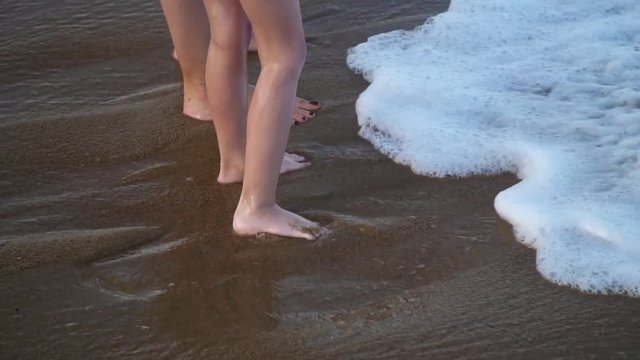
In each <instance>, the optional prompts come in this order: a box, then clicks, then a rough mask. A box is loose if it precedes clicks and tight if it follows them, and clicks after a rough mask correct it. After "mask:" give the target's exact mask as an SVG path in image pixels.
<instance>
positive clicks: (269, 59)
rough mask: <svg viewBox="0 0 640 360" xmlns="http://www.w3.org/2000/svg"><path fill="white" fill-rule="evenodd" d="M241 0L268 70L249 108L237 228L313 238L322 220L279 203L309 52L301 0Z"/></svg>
mask: <svg viewBox="0 0 640 360" xmlns="http://www.w3.org/2000/svg"><path fill="white" fill-rule="evenodd" d="M223 1H226V0H223ZM236 1H237V0H236ZM239 1H240V3H241V4H242V8H243V9H244V12H245V13H246V15H247V17H248V18H249V21H250V22H251V26H252V28H253V32H254V36H255V37H256V44H257V46H258V52H259V54H260V62H261V69H262V70H261V72H260V76H259V78H258V82H257V84H256V88H255V91H254V94H253V98H252V101H251V106H250V108H249V111H248V128H247V141H246V157H245V172H244V179H243V186H242V193H241V196H240V202H239V204H238V207H237V209H236V212H235V215H234V221H233V226H234V230H235V231H236V232H238V233H240V234H245V235H251V234H256V233H260V232H266V233H272V234H277V235H283V236H291V237H299V238H306V239H313V238H315V237H316V236H318V235H319V233H320V232H321V228H320V227H319V226H318V224H316V223H314V222H311V221H309V220H307V219H305V218H303V217H301V216H299V215H296V214H294V213H291V212H288V211H286V210H284V209H282V208H281V207H279V206H278V204H277V203H276V187H277V184H278V178H279V174H280V165H281V163H282V159H283V155H284V151H285V148H286V145H287V139H288V137H289V128H290V124H291V122H290V119H291V114H292V113H293V110H294V104H295V93H296V89H297V84H298V78H299V76H300V71H301V70H302V66H303V65H304V61H305V57H306V43H305V39H304V31H303V28H302V18H301V14H300V4H299V0H267V1H265V0H239Z"/></svg>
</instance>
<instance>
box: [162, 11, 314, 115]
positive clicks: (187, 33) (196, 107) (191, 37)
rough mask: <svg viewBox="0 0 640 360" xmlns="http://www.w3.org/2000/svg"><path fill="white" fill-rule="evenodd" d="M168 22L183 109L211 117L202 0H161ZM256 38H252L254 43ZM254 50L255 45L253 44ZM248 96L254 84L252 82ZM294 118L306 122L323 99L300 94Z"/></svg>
mask: <svg viewBox="0 0 640 360" xmlns="http://www.w3.org/2000/svg"><path fill="white" fill-rule="evenodd" d="M161 4H162V9H163V11H164V14H165V17H166V19H167V24H168V25H169V31H170V33H171V39H172V41H173V44H174V47H175V50H174V57H175V58H176V60H178V53H179V54H180V56H179V59H180V60H179V63H180V69H181V70H182V77H183V81H184V101H183V112H184V114H185V115H187V116H190V117H192V118H195V119H198V120H211V110H210V108H209V103H208V100H207V95H206V86H205V82H206V81H205V64H206V57H207V53H208V48H209V38H210V34H211V33H210V28H209V19H208V17H207V13H206V11H205V8H204V5H203V3H202V0H161ZM252 44H253V46H254V47H255V40H254V39H253V37H252V39H251V42H250V43H249V50H251V46H252ZM254 50H255V48H254ZM249 87H250V88H249V89H248V91H249V99H251V95H252V94H253V86H249ZM296 104H297V105H296V108H295V111H294V112H293V115H292V118H293V122H294V123H301V124H303V123H305V122H307V121H309V120H311V119H313V118H314V117H315V116H316V112H317V111H318V110H319V109H320V103H318V102H317V101H309V100H306V99H301V98H297V103H296Z"/></svg>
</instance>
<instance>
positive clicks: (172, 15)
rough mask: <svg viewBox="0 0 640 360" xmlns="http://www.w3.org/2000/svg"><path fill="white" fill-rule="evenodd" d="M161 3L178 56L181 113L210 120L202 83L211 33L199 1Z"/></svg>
mask: <svg viewBox="0 0 640 360" xmlns="http://www.w3.org/2000/svg"><path fill="white" fill-rule="evenodd" d="M161 4H162V10H163V11H164V15H165V18H166V20H167V25H168V26H169V32H170V33H171V40H172V41H173V46H174V47H175V51H176V53H177V54H179V58H180V61H179V64H180V70H181V71H182V80H183V85H184V98H183V112H184V114H185V115H188V116H191V117H193V118H196V119H199V120H211V111H210V109H209V103H208V101H207V93H206V84H205V64H206V59H207V51H208V47H209V36H210V32H209V20H208V19H207V14H206V12H205V9H204V5H203V3H202V0H161Z"/></svg>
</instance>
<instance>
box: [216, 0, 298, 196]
mask: <svg viewBox="0 0 640 360" xmlns="http://www.w3.org/2000/svg"><path fill="white" fill-rule="evenodd" d="M205 5H206V10H207V14H208V15H209V16H210V21H209V23H210V24H211V34H212V36H211V41H210V44H209V50H208V51H209V54H208V56H207V70H206V79H207V81H206V83H207V94H208V97H209V104H210V108H211V113H212V115H213V120H214V121H213V122H214V125H215V128H216V135H217V138H218V146H219V150H220V172H219V174H218V182H220V183H223V184H229V183H234V182H240V181H242V178H243V176H244V161H245V142H246V123H247V98H248V94H247V91H249V90H253V87H249V88H247V87H246V86H243V84H246V79H247V60H246V47H247V43H248V41H249V40H248V34H250V31H249V30H248V29H249V22H248V19H247V18H246V16H245V14H244V11H243V10H242V7H241V6H240V3H239V2H238V1H237V0H206V1H205ZM309 165H310V163H309V162H307V161H306V159H305V158H304V157H303V156H300V155H295V154H286V156H285V157H284V159H282V161H281V164H280V172H282V173H285V172H289V171H294V170H298V169H302V168H304V167H307V166H309Z"/></svg>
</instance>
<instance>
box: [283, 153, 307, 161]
mask: <svg viewBox="0 0 640 360" xmlns="http://www.w3.org/2000/svg"><path fill="white" fill-rule="evenodd" d="M286 156H288V157H289V159H291V160H293V161H296V162H302V161H306V160H307V159H306V158H305V157H304V156H302V155H298V154H294V153H286Z"/></svg>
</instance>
